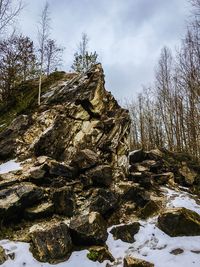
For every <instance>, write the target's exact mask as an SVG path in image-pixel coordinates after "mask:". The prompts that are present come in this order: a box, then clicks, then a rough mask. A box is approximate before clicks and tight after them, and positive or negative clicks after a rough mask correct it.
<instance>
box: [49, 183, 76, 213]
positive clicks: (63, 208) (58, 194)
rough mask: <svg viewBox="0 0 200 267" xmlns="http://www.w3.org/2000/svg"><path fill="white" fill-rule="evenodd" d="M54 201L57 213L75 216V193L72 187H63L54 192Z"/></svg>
mask: <svg viewBox="0 0 200 267" xmlns="http://www.w3.org/2000/svg"><path fill="white" fill-rule="evenodd" d="M52 201H53V203H54V210H55V213H57V214H60V215H65V216H68V217H71V216H73V212H74V209H75V200H74V193H73V190H72V188H71V187H67V186H65V187H61V188H59V189H56V190H55V191H54V192H53V196H52Z"/></svg>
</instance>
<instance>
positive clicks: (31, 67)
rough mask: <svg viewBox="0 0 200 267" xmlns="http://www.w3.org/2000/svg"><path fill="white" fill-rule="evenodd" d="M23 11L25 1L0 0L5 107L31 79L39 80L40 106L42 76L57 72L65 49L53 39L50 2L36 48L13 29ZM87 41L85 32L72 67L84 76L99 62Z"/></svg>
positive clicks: (0, 91)
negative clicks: (20, 85) (18, 87)
mask: <svg viewBox="0 0 200 267" xmlns="http://www.w3.org/2000/svg"><path fill="white" fill-rule="evenodd" d="M23 8H24V6H23V2H22V1H18V2H16V1H13V0H0V104H1V103H3V104H4V105H6V104H7V102H9V100H10V99H11V98H12V96H13V92H14V90H15V88H16V85H18V84H19V83H21V82H23V81H26V80H29V79H38V104H39V105H40V96H41V90H42V78H43V76H48V75H49V74H50V73H51V72H53V71H55V70H57V69H58V68H59V67H61V66H62V62H63V51H64V48H63V47H62V46H60V45H58V44H57V42H56V40H54V39H53V38H52V37H51V16H50V8H49V4H48V2H46V3H45V5H44V8H43V10H42V12H41V14H40V19H39V23H38V25H37V26H38V35H37V42H36V43H37V44H36V45H35V43H34V42H33V40H31V38H30V37H29V36H24V35H23V34H22V33H20V34H18V33H17V31H16V30H15V29H14V27H13V25H14V23H15V21H16V19H17V17H18V15H19V14H20V12H21V11H22V9H23ZM8 32H11V33H10V34H7V33H8ZM88 42H89V38H88V36H87V34H86V33H83V34H82V37H81V41H80V43H79V45H78V47H77V51H76V53H75V54H74V59H73V64H72V66H71V69H72V70H73V71H75V72H78V73H84V72H86V71H87V70H88V69H89V68H90V67H91V66H92V65H93V64H96V62H97V57H98V55H97V53H96V52H89V51H88Z"/></svg>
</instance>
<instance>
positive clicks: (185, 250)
mask: <svg viewBox="0 0 200 267" xmlns="http://www.w3.org/2000/svg"><path fill="white" fill-rule="evenodd" d="M6 164H7V165H6ZM13 168H14V169H15V168H16V169H17V168H20V165H19V164H18V163H16V162H15V161H10V162H7V163H5V164H3V165H0V171H1V173H2V171H3V172H5V171H6V172H8V171H10V170H13ZM163 191H164V192H165V194H166V196H167V206H168V207H186V208H188V209H191V210H194V211H196V212H197V213H199V214H200V205H199V204H198V203H196V201H195V199H194V198H193V197H192V195H190V194H189V193H187V192H184V191H175V190H172V189H169V188H163ZM156 221H157V217H154V218H151V219H148V220H147V221H141V222H140V223H141V227H140V231H139V232H138V234H136V235H135V240H136V242H134V243H133V244H128V243H125V242H122V241H120V240H116V241H115V240H114V239H113V237H112V235H111V234H109V237H108V240H107V245H108V247H109V250H110V252H111V253H112V254H113V256H114V257H115V258H116V259H118V262H119V265H116V266H118V267H122V266H123V264H122V262H123V257H124V256H125V255H132V256H134V257H137V258H141V259H144V260H146V261H149V262H152V263H154V264H155V267H199V266H200V236H195V237H194V236H193V237H170V236H168V235H166V234H165V233H163V232H162V231H161V230H160V229H159V228H157V227H156ZM110 230H111V228H110V229H108V231H110ZM0 245H2V246H3V247H4V248H5V249H6V251H7V253H8V254H12V253H15V259H14V260H11V259H9V260H8V261H6V262H5V263H4V264H3V265H2V267H23V266H26V267H51V266H56V267H105V265H106V262H104V263H102V264H100V263H96V262H92V261H89V260H88V259H87V257H86V255H87V253H88V251H87V250H83V251H79V252H73V253H72V255H71V257H70V258H69V260H68V261H67V262H63V263H59V264H57V265H51V264H48V263H40V262H38V261H36V260H35V259H34V258H33V257H32V255H31V253H30V252H29V245H28V244H26V243H21V242H10V241H9V240H1V241H0ZM175 249H179V250H180V249H181V250H182V253H181V254H178V255H174V254H172V253H171V252H172V251H173V250H175Z"/></svg>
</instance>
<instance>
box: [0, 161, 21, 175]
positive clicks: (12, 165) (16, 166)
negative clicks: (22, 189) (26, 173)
mask: <svg viewBox="0 0 200 267" xmlns="http://www.w3.org/2000/svg"><path fill="white" fill-rule="evenodd" d="M17 170H21V166H20V163H19V162H16V159H13V160H9V161H7V162H5V163H3V164H1V165H0V174H3V173H8V172H10V171H17Z"/></svg>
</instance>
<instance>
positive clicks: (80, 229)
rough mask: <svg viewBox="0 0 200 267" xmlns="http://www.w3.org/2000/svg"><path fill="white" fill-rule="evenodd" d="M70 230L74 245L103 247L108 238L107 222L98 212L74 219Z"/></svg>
mask: <svg viewBox="0 0 200 267" xmlns="http://www.w3.org/2000/svg"><path fill="white" fill-rule="evenodd" d="M69 228H70V230H71V236H72V241H73V243H74V244H78V245H87V246H90V245H102V244H104V243H105V241H106V240H107V237H108V233H107V227H106V222H105V221H104V219H103V218H102V216H101V215H100V214H99V213H98V212H90V213H89V214H87V215H80V216H77V217H74V218H72V220H71V221H70V225H69Z"/></svg>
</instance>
